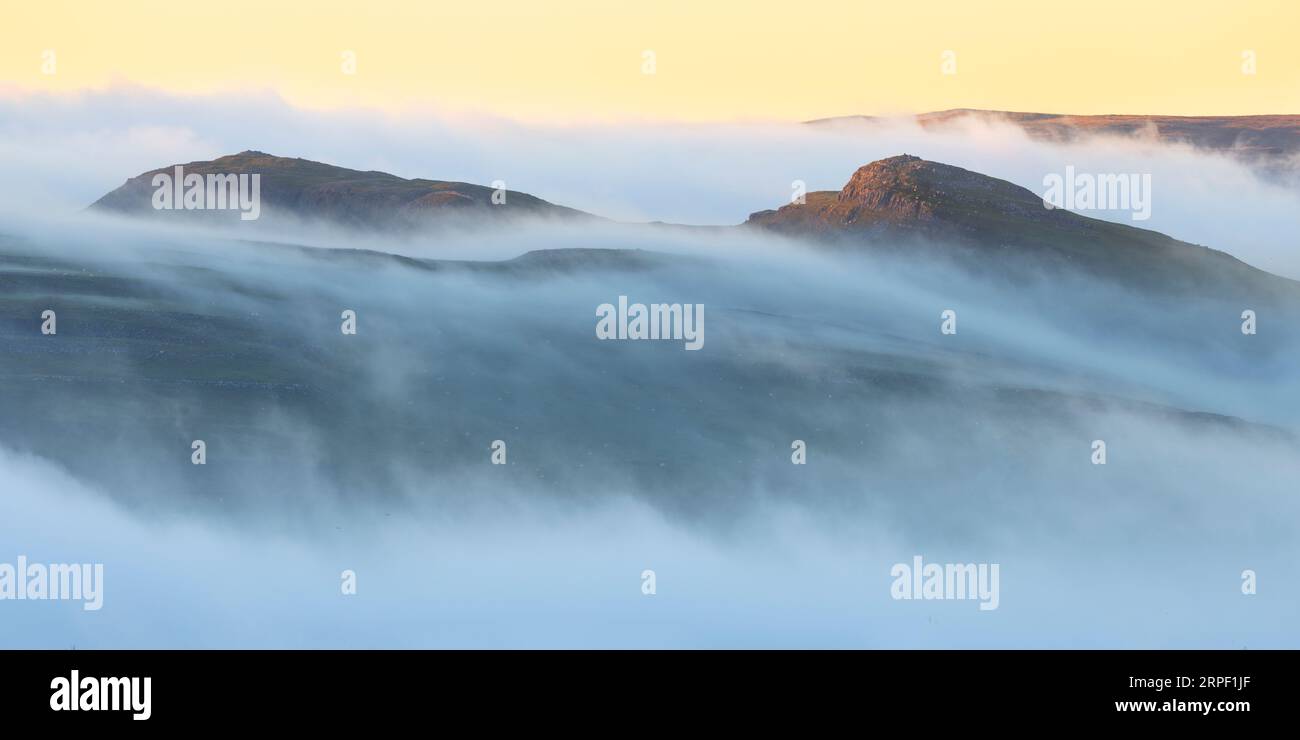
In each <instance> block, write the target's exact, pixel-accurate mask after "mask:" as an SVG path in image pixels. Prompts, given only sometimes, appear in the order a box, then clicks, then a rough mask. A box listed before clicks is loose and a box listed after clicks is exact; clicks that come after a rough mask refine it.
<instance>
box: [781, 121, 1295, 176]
mask: <svg viewBox="0 0 1300 740" xmlns="http://www.w3.org/2000/svg"><path fill="white" fill-rule="evenodd" d="M913 118H914V120H915V121H916V122H917V123H918V124H920V125H921V126H922V127H924V128H927V129H941V128H943V127H946V126H952V125H956V124H960V123H962V122H966V121H1002V122H1006V123H1010V124H1013V125H1016V126H1018V127H1020V128H1021V129H1023V130H1024V131H1025V133H1027V134H1028V135H1029V136H1031V137H1032V138H1035V139H1038V140H1040V141H1055V142H1066V141H1074V140H1077V139H1080V138H1082V137H1086V136H1089V135H1096V134H1104V135H1112V136H1138V137H1142V136H1149V137H1153V138H1155V139H1156V140H1159V141H1162V142H1167V143H1179V144H1188V145H1191V146H1194V147H1197V148H1200V149H1206V150H1210V151H1216V152H1226V153H1231V154H1233V155H1235V156H1237V157H1238V158H1240V159H1242V160H1243V161H1246V162H1249V163H1250V164H1252V165H1255V166H1257V167H1258V168H1260V169H1261V170H1263V171H1265V172H1266V173H1268V174H1273V175H1276V174H1278V173H1279V172H1281V171H1283V170H1290V169H1295V168H1300V115H1292V114H1279V115H1257V116H1164V115H1069V114H1060V113H1021V112H1015V111H999V110H980V109H976V108H954V109H952V110H944V111H934V112H931V113H921V114H919V115H916V116H914V117H913ZM887 120H890V119H889V118H886V117H877V116H840V117H835V118H819V119H816V120H813V121H806V122H805V123H807V124H809V125H820V126H825V125H835V124H845V123H849V124H852V123H861V124H876V123H881V122H884V121H887Z"/></svg>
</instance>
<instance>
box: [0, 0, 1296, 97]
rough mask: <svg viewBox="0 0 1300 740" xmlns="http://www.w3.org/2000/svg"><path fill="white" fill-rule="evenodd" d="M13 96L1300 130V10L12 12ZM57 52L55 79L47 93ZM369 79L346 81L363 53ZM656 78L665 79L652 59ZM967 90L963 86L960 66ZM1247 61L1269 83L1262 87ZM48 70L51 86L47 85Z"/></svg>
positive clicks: (527, 0)
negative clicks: (1151, 117) (648, 56)
mask: <svg viewBox="0 0 1300 740" xmlns="http://www.w3.org/2000/svg"><path fill="white" fill-rule="evenodd" d="M6 5H7V7H6V8H5V10H4V12H3V18H2V19H0V82H5V83H16V84H17V86H19V87H20V88H27V89H56V90H75V89H81V88H87V87H103V86H105V85H108V84H110V83H112V82H114V81H129V82H132V83H136V84H141V85H146V86H151V87H160V88H163V89H166V90H170V91H179V92H203V91H212V90H249V89H257V88H261V89H271V90H275V91H277V92H279V93H280V94H282V95H284V96H285V97H286V98H287V99H288V100H290V101H292V102H294V103H297V104H302V105H308V106H315V107H335V106H343V105H354V104H362V105H372V106H381V107H385V108H394V109H400V108H403V107H405V106H426V105H427V106H439V107H443V108H449V109H452V110H463V109H469V110H480V111H489V112H494V113H501V114H505V115H509V116H515V117H520V118H526V119H549V120H569V119H584V118H590V117H613V118H623V117H648V118H669V119H686V120H717V119H737V118H778V119H808V118H816V117H821V116H832V115H842V114H850V113H891V112H905V111H926V110H939V109H945V108H956V107H972V108H997V109H1008V110H1034V111H1052V112H1069V113H1165V114H1184V115H1207V114H1223V115H1237V114H1250V113H1300V44H1297V43H1295V37H1296V35H1297V33H1300V0H1232V1H1231V2H1226V1H1224V0H1179V1H1178V2H1147V1H1145V0H1094V1H1089V0H1070V1H1069V2H1064V1H1056V2H1053V1H1052V0H1023V1H1022V0H1001V1H998V0H982V1H978V2H977V1H976V0H960V1H947V0H912V1H911V2H901V3H900V2H897V1H896V0H889V1H887V2H877V1H875V0H856V1H852V2H817V0H801V1H799V2H796V1H795V0H785V1H782V2H768V1H766V0H746V1H743V2H742V1H740V0H728V1H725V2H724V1H722V0H685V1H679V0H593V1H587V0H582V1H578V0H454V1H449V2H446V1H443V0H431V1H424V2H418V1H417V0H409V1H408V2H400V3H399V2H382V1H380V0H351V1H348V2H339V1H336V0H314V1H312V2H283V1H281V2H276V1H274V0H260V1H258V2H245V1H244V0H209V1H208V2H194V1H192V0H168V1H165V2H155V1H152V0H148V1H139V0H136V1H132V0H123V1H122V2H97V1H94V0H85V1H83V2H68V1H60V0H40V2H22V3H18V2H10V3H6ZM47 50H52V51H53V53H54V56H53V61H54V66H53V74H47V73H46V72H47V71H48V69H49V67H48V65H47V62H48V61H50V57H49V56H47V55H46V54H45V52H46V51H47ZM345 51H351V52H354V53H355V59H356V72H355V74H350V75H349V74H345V73H344V70H343V67H344V52H345ZM646 51H653V52H654V74H644V73H643V66H644V65H645V52H646ZM949 51H950V52H952V53H953V56H952V57H949V59H951V60H953V61H955V74H944V69H943V63H944V61H945V56H944V55H945V52H949ZM1243 52H1251V53H1253V55H1254V65H1255V66H1254V74H1245V73H1244V72H1243V65H1244V63H1245V62H1244V61H1243ZM43 67H44V68H43Z"/></svg>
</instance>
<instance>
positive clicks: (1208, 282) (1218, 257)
mask: <svg viewBox="0 0 1300 740" xmlns="http://www.w3.org/2000/svg"><path fill="white" fill-rule="evenodd" d="M745 226H747V227H749V228H755V229H762V230H765V231H772V232H776V233H779V234H783V235H787V236H794V237H800V238H810V239H812V240H814V241H816V242H819V243H823V244H827V245H832V246H835V247H837V248H840V249H885V250H916V249H939V250H943V251H946V252H948V253H951V254H956V255H957V256H959V257H961V258H963V259H967V260H970V261H975V262H979V263H981V264H983V265H984V266H985V267H987V268H988V269H999V267H1000V266H1005V265H1008V264H1015V265H1023V264H1025V263H1028V262H1033V263H1035V264H1037V265H1042V266H1049V267H1055V268H1063V269H1069V270H1082V271H1084V272H1087V273H1091V274H1093V275H1101V276H1105V277H1107V278H1115V279H1119V280H1121V281H1124V282H1126V283H1131V284H1133V283H1136V284H1140V285H1141V286H1143V287H1155V288H1170V289H1199V288H1206V289H1216V290H1219V289H1222V290H1234V291H1239V290H1241V291H1244V290H1268V291H1270V292H1273V291H1282V292H1284V293H1287V294H1291V295H1294V294H1296V288H1297V284H1296V283H1294V282H1292V281H1290V280H1285V279H1283V278H1279V277H1276V276H1274V275H1270V274H1269V273H1266V272H1263V271H1262V270H1257V269H1255V268H1253V267H1251V266H1249V265H1247V264H1245V263H1244V262H1241V261H1240V260H1237V259H1236V258H1234V257H1232V256H1230V255H1227V254H1224V253H1223V252H1217V251H1215V250H1212V249H1207V248H1205V247H1201V246H1197V245H1194V244H1188V243H1186V242H1181V241H1178V240H1176V239H1173V238H1170V237H1168V236H1165V235H1164V234H1160V233H1157V232H1154V231H1148V230H1145V229H1139V228H1135V227H1132V226H1128V225H1125V224H1120V223H1114V222H1110V221H1103V220H1100V219H1093V218H1088V217H1086V216H1082V215H1079V214H1077V213H1072V212H1070V211H1067V210H1063V209H1051V208H1047V207H1045V206H1044V204H1043V199H1042V198H1041V197H1040V196H1038V195H1035V194H1034V193H1033V192H1031V191H1029V190H1027V189H1025V188H1022V187H1020V186H1018V185H1015V184H1012V183H1009V182H1006V181H1005V180H999V179H997V178H994V177H989V176H987V175H982V174H979V173H977V172H971V171H969V170H965V169H962V168H960V167H953V166H951V165H946V164H941V163H938V162H930V161H926V160H924V159H921V158H919V157H915V156H909V155H906V154H904V155H901V156H896V157H890V158H888V159H882V160H879V161H876V162H872V163H870V164H868V165H865V166H863V167H860V168H859V169H858V170H857V171H856V172H854V173H853V176H852V177H851V178H850V179H849V181H848V183H846V184H845V186H844V187H843V188H842V189H841V190H839V191H838V192H831V191H823V192H814V193H808V194H807V197H806V199H805V202H804V203H802V204H793V203H792V204H789V205H785V206H782V207H781V208H778V209H776V210H768V211H759V212H757V213H754V214H752V215H750V217H749V219H748V221H746V223H745Z"/></svg>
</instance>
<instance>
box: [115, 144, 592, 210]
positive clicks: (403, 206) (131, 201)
mask: <svg viewBox="0 0 1300 740" xmlns="http://www.w3.org/2000/svg"><path fill="white" fill-rule="evenodd" d="M177 166H180V167H183V168H184V172H185V174H186V175H190V174H196V175H201V176H204V177H206V176H208V175H232V174H233V175H245V174H246V175H252V174H257V175H260V183H261V184H260V198H261V209H262V215H263V216H265V217H268V218H271V219H276V218H283V217H285V216H290V217H295V218H298V219H308V220H323V221H328V222H332V223H336V224H342V225H346V226H352V227H357V228H364V229H401V228H410V227H418V226H420V225H422V224H424V223H426V222H429V221H448V220H470V221H479V220H497V219H501V218H509V217H512V216H553V217H562V218H570V217H585V218H594V217H592V216H589V215H588V214H585V213H582V212H581V211H576V210H574V209H572V208H565V207H563V206H557V205H554V204H552V203H548V202H547V201H544V200H542V199H541V198H536V197H534V196H531V195H529V194H527V193H520V192H513V191H507V192H506V193H505V202H504V203H500V204H494V203H493V193H495V192H496V191H495V190H494V189H493V188H490V187H485V186H482V185H473V184H470V183H464V182H446V181H441V180H425V179H411V180H408V179H405V178H401V177H398V176H396V175H390V174H388V173H386V172H376V171H370V172H362V171H359V170H350V169H347V168H344V167H335V166H334V165H330V164H324V163H322V162H313V161H311V160H306V159H296V158H289V157H276V156H273V155H270V154H266V153H264V152H257V151H246V152H241V153H239V154H233V155H229V156H225V157H220V158H218V159H214V160H211V161H206V162H190V163H188V164H183V165H171V166H168V167H163V168H160V169H156V170H150V171H149V172H145V173H143V174H141V175H138V176H136V177H133V178H131V179H129V180H127V181H126V183H125V184H123V185H122V186H121V187H119V188H117V189H116V190H114V191H112V192H111V193H108V194H107V195H105V196H104V197H102V198H100V199H99V200H98V201H96V202H95V203H94V204H93V205H91V209H92V210H97V211H108V212H116V213H124V214H132V215H141V216H151V217H158V218H168V217H170V218H186V219H202V218H217V219H222V218H224V219H230V218H234V219H236V220H237V219H238V216H237V215H235V214H236V212H235V211H224V212H217V213H214V212H212V211H206V210H190V211H186V210H183V209H181V210H157V209H155V208H154V207H153V204H152V197H153V195H154V192H155V190H156V188H155V187H154V186H153V184H152V183H153V178H154V176H155V175H158V174H166V175H173V174H174V172H175V168H176V167H177Z"/></svg>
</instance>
